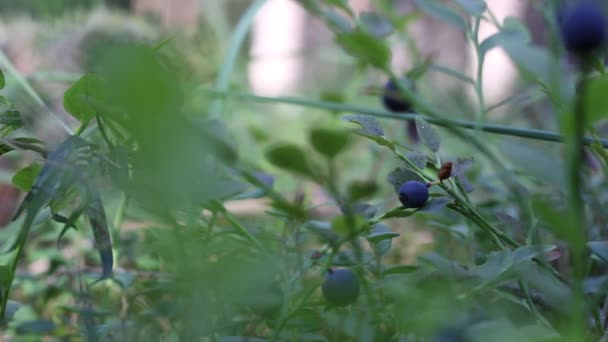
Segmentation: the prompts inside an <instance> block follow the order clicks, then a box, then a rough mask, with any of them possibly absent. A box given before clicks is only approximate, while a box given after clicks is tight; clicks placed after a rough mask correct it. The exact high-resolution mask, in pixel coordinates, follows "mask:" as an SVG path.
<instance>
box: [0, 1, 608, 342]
mask: <svg viewBox="0 0 608 342" xmlns="http://www.w3.org/2000/svg"><path fill="white" fill-rule="evenodd" d="M261 3H262V2H261V1H260V2H257V1H256V2H254V3H253V4H252V5H251V7H250V9H249V10H248V11H246V12H245V13H247V14H246V15H245V16H244V17H243V18H242V21H241V22H240V23H239V26H238V27H239V29H237V30H235V37H233V39H231V40H230V41H231V42H232V44H235V45H232V46H231V47H230V50H231V51H232V50H233V49H234V51H238V50H239V49H238V48H239V47H240V46H239V44H242V42H243V41H245V39H244V38H245V35H246V33H247V32H246V31H247V30H246V29H244V28H247V27H249V25H250V24H251V20H253V18H254V17H255V12H256V11H257V10H259V8H260V6H261V5H260V4H261ZM298 3H300V4H301V5H303V7H304V8H305V9H306V10H308V11H309V12H310V13H311V14H312V15H315V16H317V17H318V18H319V19H321V20H322V21H323V22H324V23H325V24H326V25H327V26H328V28H330V29H331V30H332V31H333V33H334V34H335V38H336V40H335V42H336V45H338V46H341V47H342V49H343V52H344V53H345V54H348V55H350V56H351V57H352V59H347V61H349V63H352V64H353V65H356V66H357V67H358V68H354V69H353V73H355V74H356V75H355V76H356V77H355V78H356V79H365V80H370V79H375V78H376V76H378V74H381V75H379V76H381V77H378V79H382V80H386V79H399V76H398V75H396V73H394V72H392V71H391V70H390V66H389V65H390V63H389V61H390V58H391V49H390V45H389V41H388V40H385V38H387V37H389V36H390V37H391V41H392V40H393V39H394V40H401V39H406V40H408V42H407V43H408V44H409V45H412V46H414V47H415V45H416V44H415V42H413V41H410V40H413V39H414V37H410V36H408V32H409V30H408V25H409V24H410V23H411V22H413V21H415V20H418V19H419V18H422V17H425V16H431V17H434V18H435V19H437V20H439V21H442V22H443V23H445V24H448V25H450V26H451V27H452V28H457V29H458V30H460V31H462V33H464V34H465V37H466V38H467V40H468V42H469V43H470V44H472V45H473V47H474V51H475V53H476V56H474V57H476V60H477V61H478V62H479V65H478V67H479V68H480V70H482V69H483V66H484V65H483V64H484V59H485V56H486V54H487V53H488V52H489V51H491V50H492V49H495V48H501V49H504V50H505V51H506V52H507V54H508V55H509V57H510V58H511V59H512V61H513V62H514V64H515V65H517V66H518V68H519V71H520V72H521V83H520V84H517V88H516V89H517V91H521V92H522V95H521V96H514V97H513V98H509V99H507V100H505V101H503V102H501V103H499V104H496V105H493V106H489V105H488V104H487V103H486V99H485V97H484V94H483V87H482V83H481V79H479V77H480V76H479V75H477V76H468V75H465V74H463V73H462V72H461V71H459V70H453V69H449V68H446V67H443V66H438V65H435V64H434V63H435V62H434V60H433V58H432V57H429V56H421V55H418V54H417V53H418V52H417V51H416V49H415V48H412V49H411V50H412V51H411V52H412V53H413V54H415V55H414V57H415V58H414V59H415V60H417V61H418V62H417V63H416V65H414V66H412V68H411V70H409V71H408V72H406V74H407V75H408V76H409V77H412V78H414V79H415V80H416V84H417V90H416V93H411V89H410V87H403V88H402V89H399V92H400V93H401V94H399V95H403V96H404V98H408V100H411V101H412V105H413V108H416V109H417V110H418V111H419V112H420V114H409V113H408V114H402V113H392V112H386V111H384V110H381V109H376V108H367V107H364V106H359V105H356V104H353V103H351V102H356V101H361V102H363V101H365V100H364V99H360V97H361V96H360V89H356V90H355V91H353V90H352V89H350V88H351V87H349V84H345V86H344V87H343V89H340V96H337V97H336V96H334V95H335V94H334V95H332V94H329V95H331V96H329V95H328V94H327V93H326V94H322V96H321V97H322V98H325V99H329V100H331V101H327V102H325V101H317V100H306V99H300V98H292V97H289V98H287V97H277V98H268V97H259V96H253V95H249V94H242V93H237V92H236V91H233V90H230V91H227V92H221V91H214V92H210V91H208V90H205V89H206V88H201V87H195V86H194V83H198V82H201V80H200V79H198V77H199V75H198V74H193V73H192V72H191V70H190V69H189V68H188V67H187V66H185V65H184V63H182V61H184V59H181V57H180V56H179V54H178V56H177V57H176V58H175V59H173V58H172V56H173V55H172V53H175V52H176V51H175V50H171V52H170V53H169V52H167V50H166V49H169V48H171V47H172V46H173V44H174V42H173V40H172V39H169V40H165V41H163V42H162V43H161V44H158V43H157V42H155V43H154V44H147V43H144V42H143V41H139V42H136V40H133V41H128V42H126V41H121V40H120V39H118V40H117V41H116V40H114V38H115V37H109V38H108V37H106V38H108V40H105V38H104V39H100V42H98V43H99V45H95V44H93V43H94V42H93V41H94V40H95V39H94V38H93V39H92V41H89V42H88V43H87V44H92V45H86V46H88V47H95V48H94V49H92V51H93V53H92V55H91V56H89V57H90V58H86V61H84V64H85V65H86V72H85V73H84V74H83V76H81V77H80V78H79V79H78V80H77V81H76V82H74V83H72V84H71V86H70V87H69V88H68V89H67V91H66V92H65V93H64V97H63V100H64V102H63V103H64V107H65V109H66V111H67V112H68V113H70V114H71V115H72V116H73V117H74V118H75V119H76V120H78V121H79V122H80V129H78V131H77V132H76V133H75V134H70V135H69V136H68V137H67V138H66V139H64V140H63V141H62V142H61V143H60V144H58V145H57V146H56V147H54V148H52V149H49V150H47V145H46V143H44V142H43V141H41V140H38V139H37V138H35V137H32V135H33V134H31V133H32V132H29V131H28V128H27V127H25V125H24V119H23V118H22V115H21V113H20V112H19V111H18V110H17V108H16V107H15V106H14V105H13V104H12V103H11V102H10V101H9V100H8V99H7V98H4V97H2V98H1V100H2V101H1V102H2V106H1V107H2V108H0V125H1V126H0V138H1V141H0V156H3V158H8V157H11V156H14V157H21V156H22V155H23V156H27V157H28V159H26V160H27V162H26V163H22V164H19V165H20V169H19V170H18V171H15V173H14V177H13V183H14V185H15V186H17V187H18V188H19V189H21V190H23V191H26V192H27V194H26V197H25V199H24V200H23V202H22V204H21V206H19V208H18V209H17V211H16V215H15V217H14V220H13V222H11V223H10V224H8V225H7V227H6V228H5V229H2V230H0V250H1V252H2V254H0V304H1V306H0V309H1V312H0V317H2V321H1V322H0V329H1V330H2V333H1V334H4V332H5V331H6V334H8V336H9V338H12V337H13V336H14V337H15V338H22V337H23V338H30V337H31V338H34V339H39V338H43V336H47V337H49V338H52V339H62V340H63V339H65V340H68V339H74V338H75V339H83V338H84V339H87V340H125V341H129V340H134V341H135V340H142V341H147V340H151V341H154V340H175V341H182V340H183V341H191V340H193V341H194V340H218V341H242V340H248V341H268V340H271V341H288V340H289V341H291V340H294V341H351V340H361V341H402V340H413V341H427V340H429V341H438V340H442V341H443V340H450V341H451V340H458V341H460V340H466V341H513V340H516V341H522V342H523V341H548V340H565V341H588V340H602V339H605V337H606V336H605V331H606V328H607V326H606V322H605V319H603V317H604V316H605V303H604V302H605V297H606V295H607V293H608V292H607V287H606V284H607V281H608V278H607V277H606V275H605V274H606V271H607V270H608V245H607V243H606V240H607V239H608V234H607V233H606V231H605V225H606V222H608V215H606V213H605V210H604V208H605V206H606V205H608V200H607V199H606V196H605V195H606V189H607V188H606V187H607V185H608V181H607V178H606V172H607V171H608V157H607V154H606V152H605V150H604V149H605V148H606V147H608V143H607V142H606V141H605V140H602V139H601V137H602V134H603V133H602V126H601V124H602V121H603V119H604V118H605V116H606V108H605V107H606V104H605V100H604V99H603V94H604V93H605V92H606V91H605V90H606V89H605V88H606V84H605V83H606V82H605V75H604V71H605V67H604V63H603V59H602V58H600V56H594V58H592V59H590V60H587V61H583V60H578V61H577V63H584V64H581V65H580V68H579V69H578V70H577V71H575V72H573V71H572V70H570V69H568V68H564V67H563V65H562V63H559V62H558V61H560V60H563V59H564V55H563V52H562V51H561V49H560V48H559V46H541V45H536V44H533V43H532V40H531V34H530V32H529V30H528V29H527V28H526V26H525V25H524V24H523V22H521V21H520V20H518V19H516V18H506V19H505V20H504V21H503V22H502V23H495V22H493V20H494V15H493V13H492V12H491V11H492V8H491V7H488V6H487V5H486V3H485V2H484V1H480V0H453V1H435V0H417V1H415V2H414V3H415V6H416V11H415V13H409V14H407V16H406V17H399V15H398V14H397V13H398V12H397V11H395V10H394V9H393V8H392V7H391V5H390V4H391V3H392V2H390V1H380V2H378V4H377V8H378V11H375V12H362V13H357V14H356V15H355V11H354V10H353V9H352V8H350V5H349V2H348V1H343V0H325V1H312V0H301V1H299V2H298ZM0 4H1V3H0ZM546 10H547V11H549V9H546ZM482 21H483V22H485V23H490V24H496V25H497V26H499V27H497V28H498V32H497V33H496V34H494V35H492V36H490V37H488V38H486V39H484V40H480V39H479V37H478V34H479V32H478V25H479V24H480V23H481V22H482ZM546 24H547V25H553V24H554V22H552V21H550V20H549V21H547V23H546ZM549 32H552V31H549ZM127 40H128V39H127ZM106 41H107V42H111V43H108V46H107V48H104V44H105V42H106ZM409 45H408V46H409ZM233 53H234V54H236V52H230V54H233ZM233 57H234V58H227V59H228V62H227V64H226V65H224V66H222V67H221V72H219V76H218V80H217V82H216V83H217V84H219V85H220V86H218V87H217V89H220V90H222V91H223V90H226V89H230V87H229V86H228V85H229V82H227V81H228V80H229V79H230V76H231V70H233V69H234V65H232V64H231V63H233V62H234V61H235V60H236V55H234V56H233ZM196 58H200V56H199V55H198V54H196ZM435 71H437V72H442V73H444V74H445V75H447V76H450V77H454V78H455V79H456V80H459V81H461V82H462V84H463V85H465V86H472V87H473V90H474V91H473V98H472V102H473V103H472V104H471V105H470V106H469V107H470V108H469V107H466V109H467V110H466V112H471V113H474V115H475V119H476V120H475V121H474V122H471V121H466V120H462V117H461V116H459V115H460V114H461V113H460V111H461V109H460V108H455V107H457V106H451V104H452V103H453V102H455V101H453V100H454V99H451V98H446V97H451V96H454V97H455V96H458V95H454V94H444V93H443V92H442V91H435V90H436V89H438V90H443V89H442V88H441V84H433V83H432V82H434V81H433V78H431V77H427V76H428V74H429V73H430V72H435ZM234 76H235V77H236V76H240V74H239V73H236V74H235V75H234ZM575 78H578V79H579V85H580V86H579V87H578V88H577V89H574V87H573V86H572V84H571V81H572V80H573V79H575ZM0 79H1V80H2V82H0V84H1V85H2V86H3V85H4V84H3V83H4V78H3V76H2V77H1V78H0ZM9 80H10V79H9ZM240 82H244V80H242V79H238V80H235V83H234V84H235V86H236V87H239V86H238V84H240ZM9 83H10V82H9ZM224 83H225V85H226V87H224V86H221V85H222V84H224ZM427 83H428V84H427ZM418 84H421V85H426V86H428V85H430V87H425V86H422V87H420V89H418ZM9 85H10V84H9ZM403 85H405V84H403ZM520 86H521V87H522V88H519V87H520ZM523 87H532V88H533V90H534V94H536V95H537V96H539V97H543V98H544V99H546V102H544V103H534V105H535V107H531V106H530V104H529V102H527V101H530V99H527V100H526V99H525V98H527V97H529V96H527V95H528V94H530V91H529V89H528V88H523ZM0 88H1V87H0ZM8 88H10V86H9V87H7V90H8ZM380 88H382V87H380ZM425 89H432V92H429V91H428V90H425ZM201 94H204V95H205V96H201ZM438 94H441V96H437V95H438ZM207 95H209V96H207ZM374 95H375V96H379V94H374ZM210 96H218V98H215V99H211V98H210ZM380 96H381V94H380ZM230 97H234V99H235V100H238V101H234V102H233V101H225V100H227V99H228V98H230ZM355 97H357V99H356V100H354V98H355ZM216 100H218V101H220V100H221V101H225V102H226V106H216V105H215V104H217V102H216ZM338 100H339V101H338ZM245 101H259V102H264V103H267V104H268V103H270V104H277V103H287V104H290V105H297V106H300V107H306V108H307V109H313V108H315V109H318V110H321V111H323V112H326V114H327V115H328V117H325V118H323V119H322V120H318V118H317V117H316V116H314V115H316V113H312V112H313V111H312V110H310V111H307V112H306V115H307V116H310V121H311V122H312V121H314V122H315V123H314V124H313V125H310V124H308V125H306V124H304V123H303V122H299V121H298V123H297V129H298V132H297V134H295V133H294V132H291V131H286V132H280V134H279V133H278V132H277V131H276V129H277V127H281V126H278V125H283V124H284V122H281V123H279V124H278V125H274V124H273V123H272V121H273V119H274V118H272V117H262V115H272V114H271V113H270V112H271V111H269V110H267V109H266V108H260V107H258V106H251V105H250V103H245ZM536 101H538V99H536ZM373 103H378V99H377V98H374V99H373ZM446 103H447V104H448V105H446ZM542 105H544V106H546V108H544V109H543V110H544V111H546V112H548V113H550V114H551V115H550V116H551V117H555V122H554V123H551V124H546V123H545V122H541V121H540V120H539V121H538V122H536V124H546V125H545V126H546V127H553V126H555V127H558V126H559V127H558V128H559V130H560V132H561V133H562V134H564V136H561V135H559V134H557V133H554V132H548V131H544V130H541V129H527V128H518V127H511V126H502V125H499V123H498V122H494V121H492V120H495V119H496V120H498V119H497V118H498V117H499V116H494V115H489V114H490V113H491V112H492V111H493V110H496V109H498V108H500V109H503V106H504V107H505V108H506V107H508V108H509V111H513V112H514V113H512V115H510V116H500V118H501V119H500V120H504V121H505V122H515V123H517V124H523V123H525V122H527V121H526V120H527V115H516V114H517V113H515V112H519V111H525V112H526V113H529V112H531V111H532V108H537V107H540V106H542ZM463 106H468V105H466V104H463ZM285 108H288V107H285ZM439 108H441V110H439ZM224 109H226V110H225V111H224ZM228 109H230V111H228ZM281 110H285V109H283V107H282V108H281ZM25 113H26V112H25V111H24V114H25ZM208 113H209V114H208ZM342 113H346V115H342ZM27 114H29V113H27ZM252 114H255V115H252ZM492 114H493V113H492ZM539 115H540V114H539ZM25 117H26V118H29V116H28V115H26V116H25ZM250 118H252V119H251V120H252V121H255V122H256V125H255V127H256V129H257V130H258V132H254V133H255V134H253V133H252V134H251V135H255V137H250V136H246V135H247V132H248V127H251V125H250V124H251V122H250V121H248V120H250ZM545 119H546V118H545ZM57 120H60V119H57ZM298 120H299V118H298ZM266 122H269V123H268V124H267V123H266ZM413 122H415V124H416V130H417V133H418V135H419V136H420V141H419V142H417V143H413V142H412V143H410V144H406V143H404V141H407V139H403V132H402V127H403V124H407V123H413ZM307 126H308V127H312V128H310V129H304V128H302V127H307ZM345 126H346V127H348V128H346V127H345ZM436 126H437V127H441V129H437V128H436ZM545 126H543V129H544V128H545ZM281 128H282V127H281ZM287 129H288V128H285V130H287ZM465 129H466V130H468V131H465ZM259 130H261V132H259ZM504 135H510V136H516V137H519V138H528V139H537V140H544V141H545V142H544V145H540V144H539V145H533V144H531V143H529V142H524V141H523V140H518V141H512V140H506V139H505V137H504ZM34 136H36V135H34ZM292 136H293V137H294V138H293V141H292ZM296 136H297V137H298V138H299V140H297V141H296V138H295V137H296ZM256 137H257V138H259V137H263V139H255V138H256ZM252 142H253V143H252ZM258 144H259V145H258ZM589 144H591V145H590V146H591V147H592V148H589V149H587V145H589ZM49 146H53V145H50V144H49ZM31 152H35V153H31ZM31 156H34V158H36V159H34V161H32V159H31V158H30V157H31ZM42 159H44V160H42ZM24 165H29V166H26V167H23V166H24ZM40 165H41V166H40ZM265 168H268V169H271V168H272V169H273V171H272V172H273V174H272V175H270V174H268V173H266V170H264V169H265ZM9 179H10V177H9ZM411 180H416V181H419V182H422V183H423V184H422V187H423V189H427V187H428V189H429V192H430V195H429V197H428V201H427V202H426V204H424V205H422V206H421V207H420V208H404V207H403V206H402V205H400V203H399V198H398V192H399V189H400V188H401V186H402V185H403V184H404V183H405V182H407V181H411ZM424 198H425V200H426V195H425V196H424ZM239 210H243V211H239ZM87 226H90V227H91V229H92V233H91V231H90V230H88V229H83V228H84V227H87ZM134 227H135V228H134ZM72 228H74V229H72ZM60 240H61V241H60ZM83 240H86V241H88V242H86V241H83ZM59 242H61V243H59ZM39 260H44V261H45V262H46V264H48V267H47V268H46V269H45V270H44V271H43V272H41V273H38V274H36V275H35V276H34V275H30V274H28V272H29V271H28V270H29V268H27V267H22V266H26V264H27V265H30V264H32V263H34V262H37V261H39ZM82 265H86V267H85V268H82V269H81V268H80V267H81V266H82ZM343 267H347V268H348V272H347V273H348V274H349V277H350V278H349V279H357V282H356V287H354V286H350V287H349V286H347V287H345V288H343V289H341V288H340V286H341V284H340V281H337V282H336V283H332V284H331V293H332V295H330V296H329V297H328V295H327V291H328V290H327V289H326V288H324V285H323V284H324V282H325V284H327V283H326V275H327V274H332V272H333V271H332V270H336V269H341V268H343ZM328 272H329V273H328ZM351 272H352V273H351ZM351 276H352V277H351ZM349 284H350V285H352V284H353V283H352V282H351V283H348V284H346V285H349ZM359 286H360V288H359ZM355 289H356V291H354V290H355ZM341 290H343V291H344V293H346V292H349V293H351V294H353V293H355V292H356V294H355V295H349V296H348V298H347V299H348V300H346V299H345V300H337V301H336V300H333V301H332V298H333V299H335V298H336V297H331V296H337V297H340V296H341V295H342V294H343V292H342V291H341ZM324 295H325V296H324ZM324 297H325V298H324ZM345 304H346V305H347V307H346V308H341V307H339V306H343V305H345ZM1 337H3V336H0V338H1Z"/></svg>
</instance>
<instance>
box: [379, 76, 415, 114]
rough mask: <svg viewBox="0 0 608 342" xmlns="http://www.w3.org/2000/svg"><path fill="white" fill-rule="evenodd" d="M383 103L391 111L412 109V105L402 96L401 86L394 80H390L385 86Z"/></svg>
mask: <svg viewBox="0 0 608 342" xmlns="http://www.w3.org/2000/svg"><path fill="white" fill-rule="evenodd" d="M382 103H383V104H384V107H385V108H386V109H387V110H389V111H391V112H409V111H411V110H412V105H411V104H410V103H409V102H408V101H407V100H406V99H404V98H403V97H402V96H401V94H400V90H399V87H398V86H397V84H396V83H395V82H394V81H393V80H389V81H388V82H387V83H386V85H385V86H384V95H383V96H382Z"/></svg>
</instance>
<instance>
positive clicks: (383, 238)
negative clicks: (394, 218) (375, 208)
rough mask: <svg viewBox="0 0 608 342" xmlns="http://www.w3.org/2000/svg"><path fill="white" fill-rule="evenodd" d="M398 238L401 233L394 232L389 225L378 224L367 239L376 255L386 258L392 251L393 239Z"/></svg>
mask: <svg viewBox="0 0 608 342" xmlns="http://www.w3.org/2000/svg"><path fill="white" fill-rule="evenodd" d="M398 236H399V233H395V232H393V231H392V230H391V229H390V228H389V227H388V226H387V225H385V224H383V223H378V224H376V225H374V228H373V229H372V231H371V233H370V234H368V235H367V236H366V238H367V241H368V242H369V243H370V245H371V246H372V248H373V249H374V254H376V256H384V255H386V254H387V253H388V252H389V251H390V249H391V245H392V241H393V239H394V238H396V237H398Z"/></svg>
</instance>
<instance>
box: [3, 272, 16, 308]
mask: <svg viewBox="0 0 608 342" xmlns="http://www.w3.org/2000/svg"><path fill="white" fill-rule="evenodd" d="M14 278H15V273H13V270H12V269H11V267H10V266H8V265H0V302H1V301H3V298H2V296H3V294H4V292H5V291H6V290H8V289H10V288H11V285H12V284H13V279H14Z"/></svg>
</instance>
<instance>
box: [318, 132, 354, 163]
mask: <svg viewBox="0 0 608 342" xmlns="http://www.w3.org/2000/svg"><path fill="white" fill-rule="evenodd" d="M349 142H350V134H349V132H347V131H344V130H335V129H329V128H313V129H312V130H311V131H310V143H311V144H312V147H313V148H314V149H315V150H316V151H317V152H319V153H321V154H322V155H324V156H326V157H327V158H333V157H335V156H337V155H338V154H339V153H340V152H342V151H343V150H344V149H345V148H346V147H347V146H348V143H349Z"/></svg>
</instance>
